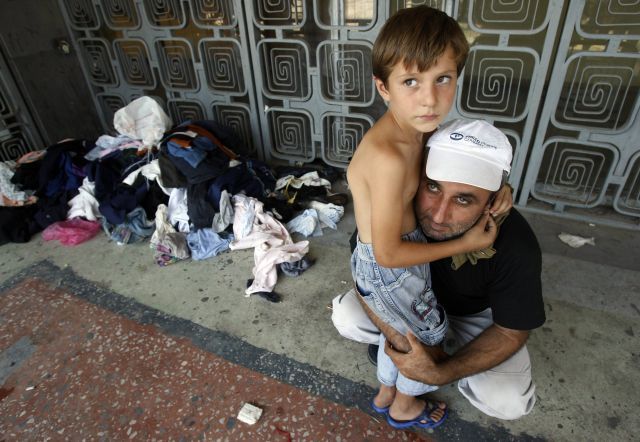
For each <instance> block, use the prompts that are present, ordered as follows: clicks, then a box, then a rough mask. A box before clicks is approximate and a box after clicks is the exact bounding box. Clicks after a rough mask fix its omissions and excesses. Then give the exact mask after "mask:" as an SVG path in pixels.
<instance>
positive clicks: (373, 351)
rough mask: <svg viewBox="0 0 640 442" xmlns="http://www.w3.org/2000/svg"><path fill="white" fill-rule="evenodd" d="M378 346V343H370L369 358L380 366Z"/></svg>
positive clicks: (375, 364)
mask: <svg viewBox="0 0 640 442" xmlns="http://www.w3.org/2000/svg"><path fill="white" fill-rule="evenodd" d="M378 347H380V346H379V345H376V344H369V347H368V348H367V357H368V358H369V362H371V363H372V364H373V365H374V366H376V367H377V366H378Z"/></svg>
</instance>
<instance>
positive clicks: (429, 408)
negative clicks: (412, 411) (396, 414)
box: [387, 402, 449, 430]
mask: <svg viewBox="0 0 640 442" xmlns="http://www.w3.org/2000/svg"><path fill="white" fill-rule="evenodd" d="M438 408H439V407H438V404H433V403H431V402H427V403H426V405H425V406H424V410H422V413H420V415H419V416H418V417H416V418H415V419H411V420H408V421H398V420H395V419H394V418H392V417H391V415H390V414H387V422H388V423H389V425H391V426H392V427H393V428H396V429H398V430H403V429H407V428H410V427H418V428H427V429H428V428H437V427H439V426H440V425H442V424H443V423H444V421H445V420H446V419H447V416H448V415H449V408H445V409H444V414H443V415H442V418H440V420H437V421H434V420H433V419H431V417H430V415H431V413H433V412H434V411H436V410H437V409H438Z"/></svg>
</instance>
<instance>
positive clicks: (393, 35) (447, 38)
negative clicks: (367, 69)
mask: <svg viewBox="0 0 640 442" xmlns="http://www.w3.org/2000/svg"><path fill="white" fill-rule="evenodd" d="M447 47H450V48H451V49H452V50H453V53H454V54H455V58H456V64H457V66H458V75H460V72H461V71H462V68H463V67H464V63H465V61H466V60H467V54H468V53H469V43H467V39H466V37H465V36H464V33H463V32H462V29H460V26H459V25H458V22H456V21H455V20H454V19H452V18H451V17H449V16H448V15H447V14H445V13H444V12H442V11H439V10H437V9H433V8H430V7H428V6H417V7H414V8H407V9H401V10H399V11H398V12H396V13H395V14H393V15H392V16H391V17H390V18H389V20H387V22H386V23H385V24H384V26H383V27H382V29H381V30H380V34H378V38H376V41H375V43H374V45H373V75H375V76H376V77H377V78H378V79H380V80H382V82H383V83H384V84H385V85H386V84H387V80H388V78H389V74H391V71H392V70H393V67H394V66H395V65H396V64H398V63H399V62H403V63H404V66H405V67H406V68H407V69H410V68H412V67H413V66H416V67H417V68H418V70H419V71H421V72H422V71H426V70H427V69H429V68H430V67H431V66H432V65H434V64H435V63H436V60H437V59H438V57H440V55H442V54H443V53H444V51H446V49H447Z"/></svg>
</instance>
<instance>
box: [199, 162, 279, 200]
mask: <svg viewBox="0 0 640 442" xmlns="http://www.w3.org/2000/svg"><path fill="white" fill-rule="evenodd" d="M275 184H276V180H275V178H274V176H273V174H272V173H271V170H270V169H269V167H268V166H267V165H266V164H264V163H263V162H261V161H258V160H247V161H246V162H244V163H242V164H238V165H237V166H235V167H230V168H228V169H227V170H226V171H225V172H224V174H222V175H220V176H219V177H218V178H216V179H215V180H213V182H212V183H211V185H210V186H209V191H208V194H209V200H210V201H211V203H212V204H213V206H214V207H215V210H216V211H219V210H220V208H219V204H220V196H221V195H222V191H223V190H226V191H227V192H229V194H230V195H235V194H237V193H240V192H244V193H245V194H246V195H247V196H252V197H254V198H257V199H259V200H261V201H264V199H265V198H266V196H267V195H268V194H269V192H270V191H272V190H273V189H274V187H275Z"/></svg>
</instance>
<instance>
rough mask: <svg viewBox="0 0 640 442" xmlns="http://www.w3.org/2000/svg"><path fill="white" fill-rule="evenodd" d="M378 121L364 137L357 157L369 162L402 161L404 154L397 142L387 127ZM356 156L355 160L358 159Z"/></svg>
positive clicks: (357, 150) (357, 151)
mask: <svg viewBox="0 0 640 442" xmlns="http://www.w3.org/2000/svg"><path fill="white" fill-rule="evenodd" d="M381 123H382V121H378V122H377V123H376V124H374V125H373V127H372V128H371V129H369V131H367V133H366V134H365V135H364V137H362V140H361V141H360V144H359V145H358V149H356V155H357V156H359V157H360V158H359V159H360V160H364V161H366V162H369V161H376V162H377V161H392V162H394V159H395V161H401V160H402V152H401V151H400V149H399V148H398V143H397V140H395V137H394V136H393V134H392V132H391V131H390V130H388V128H387V127H386V125H384V124H381ZM356 155H354V158H355V157H356Z"/></svg>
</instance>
